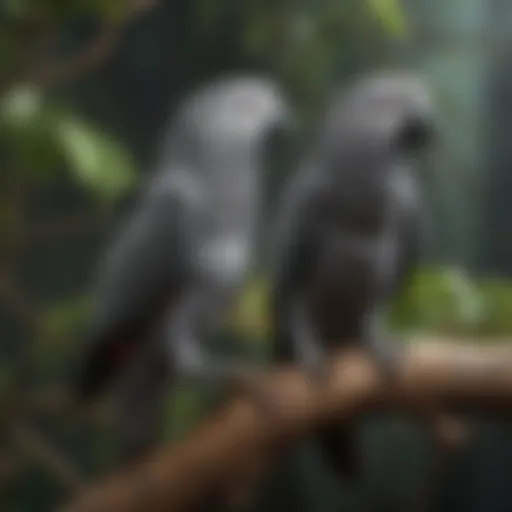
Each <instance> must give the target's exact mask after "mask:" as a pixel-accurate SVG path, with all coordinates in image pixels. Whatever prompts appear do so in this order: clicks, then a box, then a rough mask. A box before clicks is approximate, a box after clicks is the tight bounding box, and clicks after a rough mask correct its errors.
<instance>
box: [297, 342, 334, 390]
mask: <svg viewBox="0 0 512 512" xmlns="http://www.w3.org/2000/svg"><path fill="white" fill-rule="evenodd" d="M299 364H300V367H301V368H302V369H303V371H304V372H305V373H306V375H307V376H308V378H309V379H310V380H311V382H312V384H314V385H324V384H326V383H327V381H328V379H329V359H328V357H327V354H326V353H325V352H324V351H323V350H322V349H318V350H317V351H315V353H314V354H311V353H310V354H309V356H308V357H303V358H302V359H301V361H300V363H299Z"/></svg>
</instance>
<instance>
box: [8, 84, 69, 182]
mask: <svg viewBox="0 0 512 512" xmlns="http://www.w3.org/2000/svg"><path fill="white" fill-rule="evenodd" d="M54 130H55V112H54V111H53V109H51V108H50V107H49V106H48V105H47V104H46V102H45V101H44V97H43V94H42V93H41V91H40V90H39V89H37V88H34V87H31V86H25V85H20V86H18V87H14V88H12V89H11V90H10V91H9V92H8V93H7V94H5V95H4V96H3V97H2V99H1V101H0V131H1V133H2V141H3V142H4V143H5V147H6V148H7V150H6V153H7V161H8V162H10V163H9V165H11V166H12V167H13V169H16V170H19V171H23V172H25V173H29V174H31V175H32V176H33V177H36V178H40V177H47V176H49V175H51V173H52V172H54V171H55V170H56V169H57V168H58V164H59V159H60V152H59V148H58V147H57V145H56V144H55V141H54Z"/></svg>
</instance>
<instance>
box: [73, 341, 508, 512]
mask: <svg viewBox="0 0 512 512" xmlns="http://www.w3.org/2000/svg"><path fill="white" fill-rule="evenodd" d="M511 370H512V349H511V348H510V347H506V346H503V345H502V344H499V345H485V346H476V345H474V346H473V345H459V344H455V345H454V344H441V343H437V344H432V343H424V342H418V344H414V345H411V346H410V348H409V349H407V351H406V353H405V355H404V358H403V361H402V362H401V363H400V368H399V372H398V373H399V375H398V379H397V380H396V383H395V384H394V385H393V386H389V385H385V384H384V382H383V381H382V380H381V378H380V377H379V374H378V372H377V371H376V368H375V367H374V365H373V363H372V360H371V359H370V357H369V356H368V355H367V354H365V353H364V352H362V351H357V350H356V351H352V352H346V353H344V354H343V353H341V354H339V355H337V356H335V357H333V363H332V368H331V373H330V377H329V382H328V384H326V387H325V389H322V390H320V389H315V388H314V387H313V386H311V384H309V383H308V380H307V379H306V376H305V375H304V374H303V373H301V372H299V371H298V370H296V369H281V370H276V371H272V372H270V373H269V375H268V376H267V377H265V383H266V384H267V385H268V386H269V389H272V390H273V392H274V395H275V400H277V401H278V403H279V404H281V405H282V411H281V414H280V416H279V417H276V418H273V419H271V418H268V417H266V416H265V415H262V414H261V413H259V412H258V411H257V410H256V409H255V407H254V405H251V403H250V402H249V401H248V400H247V399H244V398H243V397H235V398H234V399H233V400H232V401H230V403H228V404H227V406H226V407H225V408H224V409H223V410H222V411H220V412H219V413H218V415H216V417H213V418H211V419H210V420H209V421H208V422H207V423H206V424H205V425H204V426H202V427H200V428H199V429H198V430H196V431H195V432H193V433H191V435H190V436H189V438H188V440H186V441H185V442H183V443H180V444H178V445H173V446H169V447H166V448H162V449H161V451H160V452H159V453H156V454H154V455H153V456H152V457H150V458H149V459H148V460H147V461H144V462H143V463H141V464H140V465H138V466H136V467H134V468H131V469H125V470H124V471H122V472H120V473H118V474H114V475H112V476H111V477H110V478H108V479H107V480H106V481H104V482H100V483H98V484H97V485H96V486H93V487H92V488H91V489H89V490H88V491H87V492H86V493H84V494H83V495H82V496H79V497H78V499H77V500H76V502H74V503H71V504H70V505H69V506H68V507H67V508H65V509H64V510H65V512H102V511H105V512H107V511H111V510H122V511H123V512H135V511H141V512H142V511H146V510H151V511H152V512H153V511H160V510H162V511H164V510H173V511H179V510H190V509H192V507H194V506H197V505H199V504H201V503H204V501H205V499H209V497H211V496H212V495H218V494H219V493H220V495H221V496H229V495H231V493H232V492H233V491H234V490H235V489H233V487H232V486H233V482H234V481H237V482H238V483H240V479H241V478H242V476H243V475H246V476H247V478H249V477H250V475H251V473H252V472H255V471H256V472H258V471H261V470H262V469H264V468H265V466H268V465H269V464H271V463H272V460H273V459H275V458H276V457H277V454H279V452H280V451H282V450H284V449H286V447H289V446H291V445H292V444H293V443H294V440H297V439H298V438H301V437H304V436H306V435H308V434H311V433H313V431H314V428H315V427H316V426H318V425H319V424H325V423H326V422H332V421H333V420H336V419H337V420H338V421H343V418H347V417H349V416H354V415H356V414H361V413H364V412H368V411H372V410H376V409H396V408H400V407H401V408H409V410H416V409H417V408H418V407H419V406H421V404H424V403H427V402H435V403H436V404H437V405H438V406H439V407H442V408H444V407H446V408H448V409H449V408H451V407H452V406H456V407H457V408H460V407H462V408H465V407H471V408H487V409H488V410H491V411H497V410H500V409H501V410H508V411H512V371H511ZM237 479H238V480H237ZM224 493H225V494H224Z"/></svg>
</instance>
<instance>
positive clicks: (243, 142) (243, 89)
mask: <svg viewBox="0 0 512 512" xmlns="http://www.w3.org/2000/svg"><path fill="white" fill-rule="evenodd" d="M290 117H291V116H290V109H289V107H288V104H287V101H286V99H285V96H284V94H283V92H282V91H281V89H280V87H279V86H278V85H277V84H276V83H275V82H274V81H273V80H272V79H270V78H268V77H266V76H259V75H236V76H228V77H222V78H219V79H217V80H215V81H213V82H209V83H208V84H206V85H204V86H203V87H202V88H199V89H198V90H197V91H196V92H195V93H193V94H192V95H191V96H190V97H189V98H188V99H186V100H185V102H184V103H183V105H182V115H181V119H182V120H184V122H185V124H186V126H187V130H188V131H189V133H190V132H192V133H193V136H194V137H195V139H196V141H197V143H199V144H201V145H204V146H210V147H211V146H215V147H217V148H227V149H228V150H230V149H232V148H235V147H236V148H243V149H247V150H251V149H253V150H257V149H259V146H260V145H261V143H262V142H263V141H264V140H266V139H267V138H268V137H269V135H271V134H273V133H275V132H276V131H280V130H282V129H286V128H287V127H288V126H289V124H290V123H289V120H290Z"/></svg>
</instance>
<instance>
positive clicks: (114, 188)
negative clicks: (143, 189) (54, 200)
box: [0, 85, 136, 199]
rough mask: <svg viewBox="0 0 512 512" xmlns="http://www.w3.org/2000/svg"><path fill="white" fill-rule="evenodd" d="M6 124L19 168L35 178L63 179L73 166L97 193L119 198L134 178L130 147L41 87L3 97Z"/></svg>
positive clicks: (0, 114)
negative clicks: (53, 100)
mask: <svg viewBox="0 0 512 512" xmlns="http://www.w3.org/2000/svg"><path fill="white" fill-rule="evenodd" d="M0 127H1V130H2V136H3V138H4V143H5V144H6V146H7V147H8V155H9V164H10V166H11V168H12V169H13V170H16V169H18V170H22V171H23V172H25V173H27V172H28V173H29V174H30V175H31V176H33V179H35V180H39V181H40V180H48V179H54V178H58V176H57V173H58V172H59V171H61V169H62V168H63V167H64V168H67V169H68V170H69V171H70V172H71V174H72V176H73V177H74V178H75V179H76V181H77V182H78V183H79V184H81V185H84V186H85V187H86V188H88V189H89V190H90V191H91V192H92V193H94V194H95V195H97V196H99V197H102V198H107V199H115V198H117V197H119V196H120V195H121V194H123V193H124V192H126V191H127V190H128V189H129V188H130V187H131V186H132V185H133V183H134V179H135V173H136V170H135V165H134V162H133V161H132V159H131V158H130V156H129V154H128V153H127V151H126V150H125V149H124V148H122V147H121V146H120V145H119V144H118V143H117V141H115V140H114V139H113V138H112V137H110V136H108V135H106V134H105V133H103V131H102V130H99V129H98V128H96V127H94V126H92V125H91V124H90V123H87V122H84V121H83V120H82V119H81V118H80V116H78V115H76V114H74V113H73V112H72V111H71V110H70V109H64V108H58V107H56V106H55V105H53V104H52V103H50V102H49V101H47V100H46V99H45V97H44V94H43V93H42V91H40V90H38V89H37V88H35V87H31V86H27V85H20V86H17V87H14V88H13V89H11V90H10V91H9V92H8V93H7V94H6V95H4V97H3V98H2V99H1V102H0Z"/></svg>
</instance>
